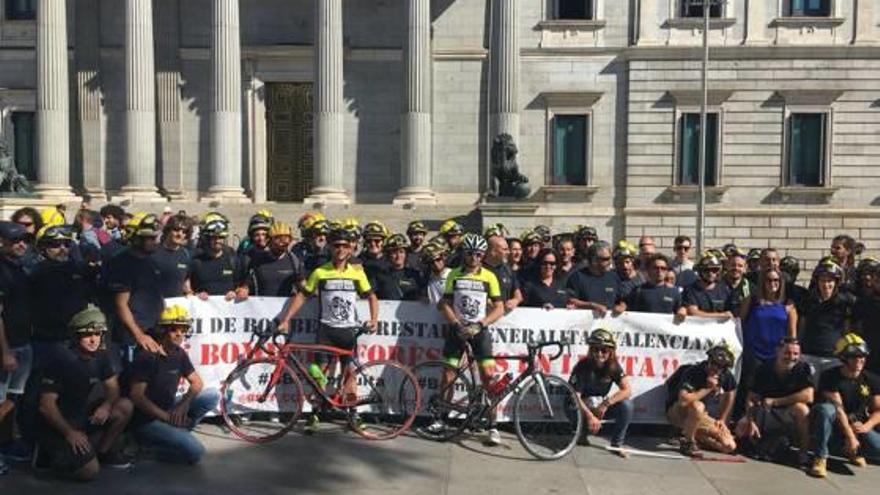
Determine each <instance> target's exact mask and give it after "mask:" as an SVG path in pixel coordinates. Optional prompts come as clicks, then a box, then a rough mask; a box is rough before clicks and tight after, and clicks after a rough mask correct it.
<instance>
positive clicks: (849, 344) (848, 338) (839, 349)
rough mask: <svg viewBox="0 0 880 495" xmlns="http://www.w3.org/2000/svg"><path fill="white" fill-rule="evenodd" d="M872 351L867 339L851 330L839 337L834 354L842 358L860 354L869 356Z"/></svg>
mask: <svg viewBox="0 0 880 495" xmlns="http://www.w3.org/2000/svg"><path fill="white" fill-rule="evenodd" d="M870 353H871V351H870V350H869V349H868V344H867V343H866V342H865V339H863V338H862V337H860V336H859V335H858V334H855V333H853V332H849V333H847V334H846V335H844V336H843V337H841V338H839V339H837V343H835V344H834V355H835V356H837V357H839V358H841V359H848V358H851V357H859V356H865V357H867V356H868V355H869V354H870Z"/></svg>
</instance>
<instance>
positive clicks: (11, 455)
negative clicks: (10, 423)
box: [0, 438, 34, 462]
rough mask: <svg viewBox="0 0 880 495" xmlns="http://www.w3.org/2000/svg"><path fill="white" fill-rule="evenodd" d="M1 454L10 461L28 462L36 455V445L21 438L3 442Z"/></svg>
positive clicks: (0, 448)
mask: <svg viewBox="0 0 880 495" xmlns="http://www.w3.org/2000/svg"><path fill="white" fill-rule="evenodd" d="M0 455H2V456H3V457H5V458H6V460H8V461H15V462H28V461H30V460H31V458H32V457H33V455H34V446H33V445H31V444H29V443H27V442H25V441H24V440H22V439H20V438H19V439H16V440H14V441H12V442H8V443H5V444H3V446H2V447H0Z"/></svg>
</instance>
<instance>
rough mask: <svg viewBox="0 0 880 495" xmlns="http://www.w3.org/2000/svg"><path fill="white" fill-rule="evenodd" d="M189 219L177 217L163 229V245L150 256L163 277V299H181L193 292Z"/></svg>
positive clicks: (171, 219) (182, 216)
mask: <svg viewBox="0 0 880 495" xmlns="http://www.w3.org/2000/svg"><path fill="white" fill-rule="evenodd" d="M189 231H190V224H189V218H187V217H186V216H184V215H175V216H173V217H171V218H169V219H168V221H167V222H166V223H165V226H164V227H162V243H161V244H160V245H159V247H158V248H156V250H155V251H153V253H152V254H151V255H150V256H152V258H153V260H154V261H155V262H156V266H157V267H159V272H160V273H161V276H162V286H161V287H160V292H162V297H164V298H169V297H180V296H183V295H186V294H189V293H191V292H192V289H191V288H190V285H189V274H190V270H192V259H193V256H192V252H191V251H190V250H189V247H188V243H189Z"/></svg>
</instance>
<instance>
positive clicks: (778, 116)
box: [0, 0, 880, 259]
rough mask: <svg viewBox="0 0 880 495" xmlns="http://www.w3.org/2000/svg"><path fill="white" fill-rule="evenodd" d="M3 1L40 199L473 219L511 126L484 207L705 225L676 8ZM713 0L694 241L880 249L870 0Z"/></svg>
mask: <svg viewBox="0 0 880 495" xmlns="http://www.w3.org/2000/svg"><path fill="white" fill-rule="evenodd" d="M0 7H2V8H0V15H2V19H0V110H2V117H3V120H2V123H3V126H2V131H3V135H4V136H5V139H6V140H7V141H8V142H10V143H11V144H12V145H13V146H12V147H13V148H15V150H14V152H15V154H16V163H18V164H19V167H20V168H22V169H23V170H24V171H26V172H27V173H28V174H29V175H30V176H31V177H32V178H33V179H34V180H35V181H36V183H37V189H38V191H39V192H40V194H41V195H42V197H44V198H48V199H51V200H55V199H71V198H72V197H73V196H74V195H75V194H79V195H81V194H83V193H88V194H89V195H91V196H93V197H96V198H101V199H123V198H128V199H130V200H133V201H134V202H135V203H138V202H158V201H168V200H171V201H174V202H179V203H182V204H186V203H197V202H199V201H211V202H221V203H226V204H228V205H230V206H228V208H243V209H253V206H238V207H236V206H233V205H235V204H247V203H261V204H262V203H266V202H270V203H273V202H274V203H276V205H277V206H276V207H277V208H290V209H303V208H310V207H314V206H316V205H317V206H324V207H328V208H333V207H335V206H334V205H345V204H354V205H371V206H370V208H371V211H373V210H376V211H387V215H388V218H395V215H399V214H400V213H399V212H401V211H404V209H405V208H409V207H411V206H412V205H419V207H420V208H421V207H422V205H428V206H429V207H430V206H431V205H441V206H443V207H444V208H447V209H448V208H450V207H460V208H461V209H462V211H468V210H470V209H472V208H473V207H475V206H476V205H479V204H480V203H481V199H482V198H483V196H484V193H485V191H486V190H487V189H488V188H489V181H490V179H489V177H490V172H489V168H490V164H489V147H490V145H491V141H492V137H494V136H495V135H497V134H498V133H500V132H507V133H509V134H511V135H512V136H513V137H514V139H515V141H516V143H517V146H518V149H519V156H518V162H519V165H520V169H521V171H522V172H523V173H525V174H526V175H527V176H528V177H529V178H530V179H531V180H530V184H531V187H532V196H531V197H530V198H529V199H528V200H526V201H525V202H523V203H522V204H517V205H504V204H502V205H498V204H489V205H486V206H484V207H483V208H482V210H481V211H482V214H483V216H484V219H485V220H494V219H502V221H503V222H505V223H506V224H508V225H509V226H511V227H513V229H514V230H515V231H516V230H518V229H519V228H524V227H526V226H530V225H534V224H535V223H537V222H541V223H546V224H549V225H553V226H558V227H560V228H562V227H570V226H574V225H577V224H591V225H595V226H596V227H597V228H598V230H599V232H600V234H602V236H603V237H606V238H620V237H629V238H635V237H638V236H639V235H641V234H643V233H651V234H654V235H655V236H656V237H657V238H659V242H660V243H661V246H671V242H672V239H673V237H674V236H675V235H678V234H690V235H693V233H694V226H695V220H694V218H695V205H696V195H695V186H694V176H693V172H694V170H695V169H694V166H695V154H694V144H695V143H696V137H697V136H698V135H699V132H700V129H699V125H698V120H697V119H695V118H694V116H695V113H696V112H698V111H699V101H700V100H699V88H700V61H699V59H700V55H701V51H700V48H699V47H700V44H701V42H702V33H701V31H700V27H701V20H700V19H699V18H698V17H697V16H698V15H700V14H701V12H699V10H700V9H696V8H694V7H691V6H689V5H687V4H686V2H684V1H683V0H357V1H354V0H347V1H346V0H241V1H236V0H0ZM711 14H712V23H711V26H712V28H711V30H710V36H709V39H710V44H711V46H712V49H711V59H712V60H711V62H710V66H709V69H710V72H709V87H710V95H709V100H710V102H709V103H710V112H711V114H710V115H711V118H710V120H709V126H707V127H709V129H708V134H707V136H709V138H710V146H709V148H710V153H711V157H710V158H709V159H707V160H708V161H709V162H710V166H711V169H712V172H711V181H710V182H711V184H712V187H710V188H709V195H708V201H709V205H708V210H707V211H708V213H707V215H708V217H707V229H706V234H707V244H708V245H715V244H721V243H723V242H729V241H735V242H737V243H738V244H740V245H743V246H746V247H764V246H767V245H769V244H771V243H772V244H773V245H775V246H778V247H781V248H784V249H786V250H790V252H791V253H792V254H795V255H797V256H800V257H802V258H805V259H816V258H818V257H819V256H820V255H821V252H822V250H824V249H826V248H827V245H828V239H829V238H830V237H833V235H835V234H837V233H839V232H840V231H847V232H849V233H851V234H853V235H854V236H856V237H859V238H860V239H863V240H865V242H866V243H867V244H868V246H869V248H870V247H872V245H873V244H876V243H880V197H878V193H877V191H878V190H880V187H878V186H880V168H878V165H880V163H878V158H880V27H878V24H880V2H878V1H877V0H728V1H727V2H726V3H724V4H723V5H719V6H718V7H713V10H712V12H711ZM65 54H66V55H67V56H66V57H65V56H64V55H65ZM381 205H385V206H384V207H382V206H381ZM383 208H384V210H383ZM421 211H425V210H424V208H423V209H422V210H421ZM427 211H430V210H427ZM444 211H447V210H444Z"/></svg>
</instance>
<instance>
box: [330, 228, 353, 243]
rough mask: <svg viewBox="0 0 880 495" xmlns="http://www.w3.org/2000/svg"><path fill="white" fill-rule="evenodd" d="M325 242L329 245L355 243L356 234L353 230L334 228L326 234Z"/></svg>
mask: <svg viewBox="0 0 880 495" xmlns="http://www.w3.org/2000/svg"><path fill="white" fill-rule="evenodd" d="M327 241H328V242H329V243H331V244H333V243H334V242H340V241H345V242H357V234H356V233H355V232H354V230H353V229H348V228H345V227H343V226H335V227H334V228H333V229H331V230H330V233H329V234H327Z"/></svg>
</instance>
